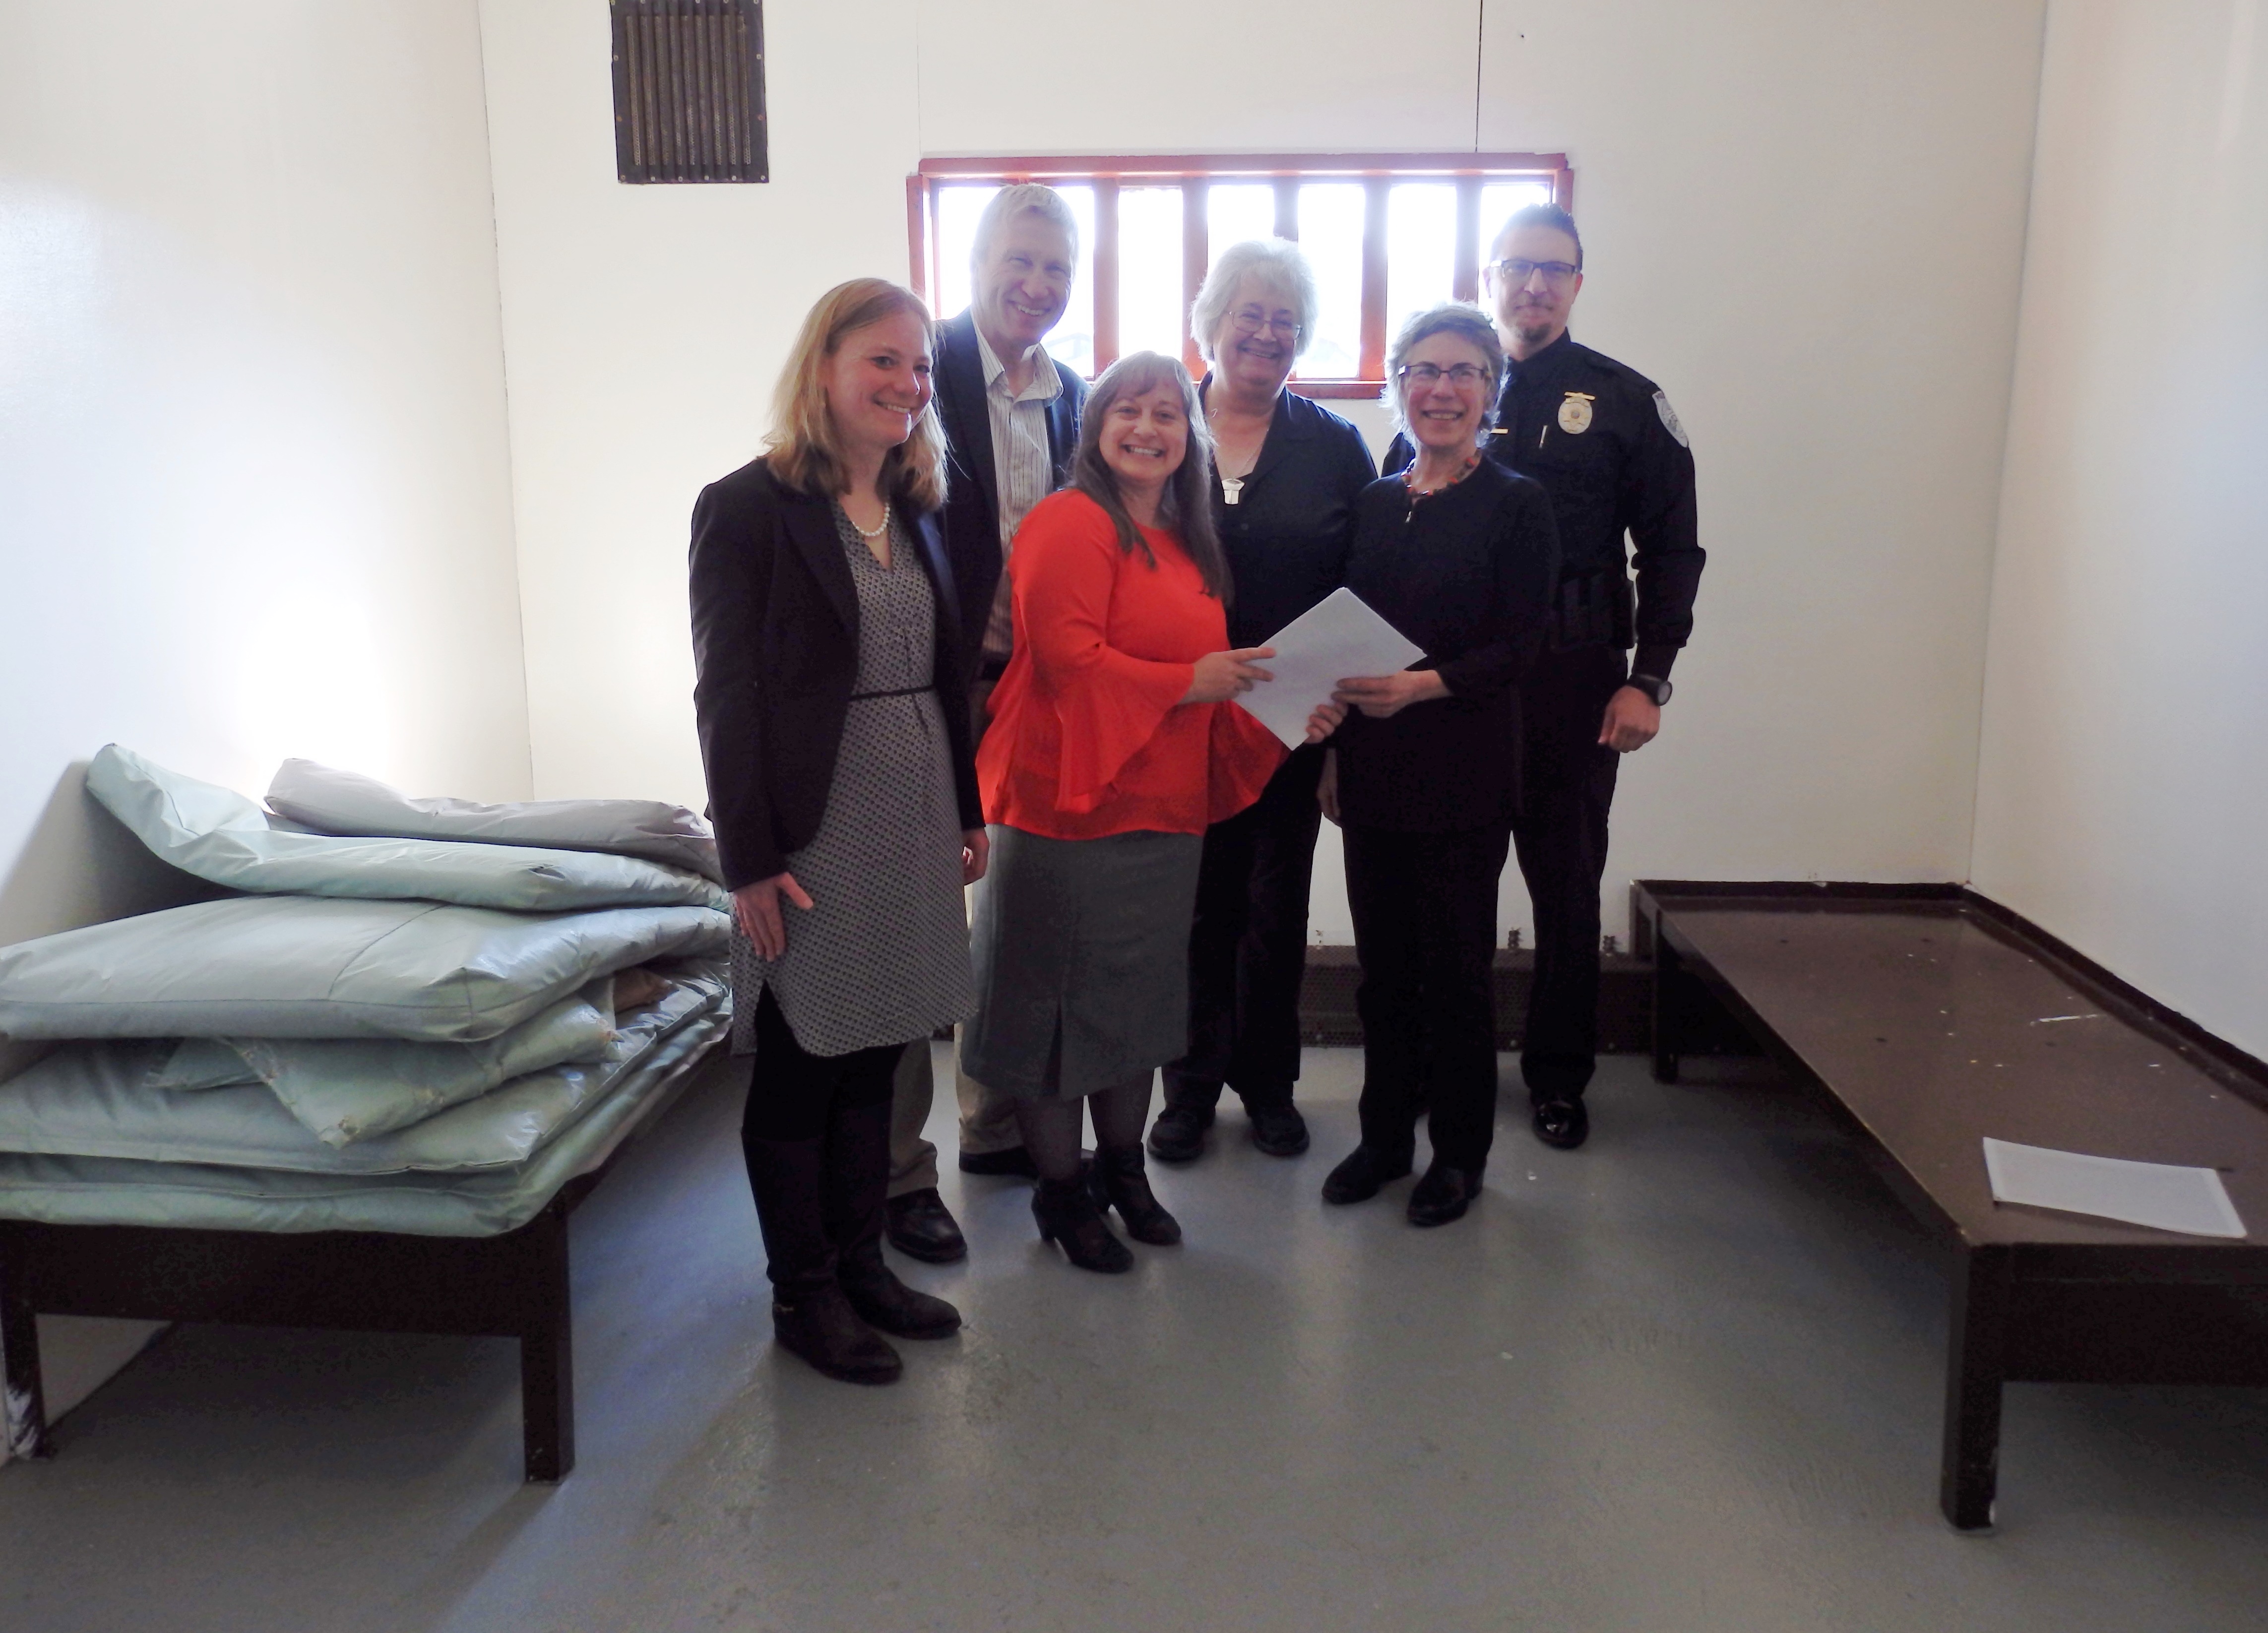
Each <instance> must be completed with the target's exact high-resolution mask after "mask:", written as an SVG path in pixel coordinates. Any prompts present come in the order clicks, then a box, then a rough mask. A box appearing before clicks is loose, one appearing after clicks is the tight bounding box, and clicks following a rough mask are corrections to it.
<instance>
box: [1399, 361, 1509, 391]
mask: <svg viewBox="0 0 2268 1633" xmlns="http://www.w3.org/2000/svg"><path fill="white" fill-rule="evenodd" d="M1394 372H1395V376H1396V378H1398V379H1401V380H1403V382H1404V383H1405V384H1408V385H1411V386H1431V385H1432V384H1433V383H1434V382H1435V381H1436V380H1440V379H1447V381H1448V382H1449V384H1450V385H1452V386H1477V385H1479V384H1480V383H1481V382H1482V381H1483V380H1485V379H1488V377H1489V371H1487V370H1486V369H1484V368H1483V367H1481V365H1480V364H1477V363H1453V364H1450V365H1449V366H1448V367H1447V368H1446V369H1445V368H1443V367H1442V366H1441V365H1440V364H1438V363H1405V364H1403V365H1402V366H1401V367H1400V368H1398V369H1396V370H1395V371H1394Z"/></svg>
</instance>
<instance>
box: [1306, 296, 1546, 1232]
mask: <svg viewBox="0 0 2268 1633" xmlns="http://www.w3.org/2000/svg"><path fill="white" fill-rule="evenodd" d="M1504 369H1505V364H1504V350H1503V348H1502V346H1501V345H1500V344H1499V342H1498V339H1497V334H1496V330H1495V328H1494V327H1492V326H1491V324H1490V322H1489V320H1488V319H1487V318H1485V317H1484V316H1483V315H1482V314H1481V313H1480V312H1478V311H1477V310H1476V309H1475V308H1473V307H1471V306H1467V305H1457V304H1454V303H1453V304H1449V305H1440V306H1436V307H1434V308H1433V309H1432V310H1431V311H1430V312H1424V313H1419V314H1418V316H1416V317H1414V318H1412V319H1411V320H1410V321H1409V322H1408V323H1407V324H1405V325H1404V326H1403V330H1402V333H1401V334H1400V335H1397V336H1396V337H1395V342H1394V346H1393V349H1392V350H1391V352H1390V353H1389V354H1388V358H1387V374H1388V388H1387V393H1388V402H1389V404H1390V405H1391V407H1392V408H1393V409H1394V413H1395V419H1396V420H1397V421H1398V422H1399V423H1400V425H1401V428H1402V429H1403V431H1404V432H1405V433H1406V434H1407V435H1408V436H1409V437H1410V440H1411V441H1412V442H1413V443H1415V444H1416V445H1417V448H1418V457H1417V459H1416V460H1414V461H1413V462H1412V463H1411V464H1410V467H1409V468H1408V469H1406V470H1404V471H1403V473H1402V474H1401V475H1400V476H1390V477H1388V478H1386V479H1385V480H1384V481H1382V482H1373V484H1372V485H1371V486H1370V487H1369V488H1368V489H1366V490H1365V491H1364V493H1363V496H1362V500H1361V502H1360V504H1359V505H1358V507H1357V516H1356V522H1355V537H1354V545H1353V548H1352V549H1351V551H1350V552H1349V554H1348V557H1347V571H1346V581H1347V585H1348V587H1350V588H1351V589H1352V590H1353V591H1354V592H1355V593H1356V594H1357V595H1359V596H1360V597H1362V599H1363V600H1365V601H1366V602H1368V603H1369V604H1370V606H1371V607H1373V608H1374V609H1375V610H1376V611H1377V612H1378V614H1380V615H1381V617H1383V618H1384V619H1385V620H1386V621H1387V622H1388V623H1390V624H1392V625H1394V627H1395V629H1399V630H1401V631H1402V633H1403V635H1405V636H1408V637H1409V638H1410V640H1412V641H1414V642H1416V643H1417V644H1418V645H1419V646H1421V647H1423V648H1424V649H1425V658H1422V659H1421V660H1419V662H1418V664H1417V665H1416V666H1412V667H1411V668H1409V669H1404V670H1403V671H1401V672H1400V673H1395V674H1390V675H1373V676H1369V677H1366V678H1361V679H1356V680H1343V681H1341V682H1340V683H1339V688H1338V691H1337V694H1336V695H1337V697H1338V698H1339V700H1340V701H1341V702H1345V703H1348V704H1351V705H1352V707H1353V710H1354V712H1353V713H1351V714H1350V715H1349V716H1348V717H1347V720H1346V724H1345V725H1344V726H1342V727H1341V728H1340V730H1339V732H1338V733H1337V737H1336V739H1335V740H1334V744H1333V747H1332V751H1331V755H1330V763H1329V765H1327V766H1326V768H1325V769H1324V773H1323V785H1322V798H1323V802H1324V810H1325V812H1326V813H1327V814H1329V816H1330V817H1331V818H1332V820H1335V821H1337V823H1338V824H1339V825H1340V827H1341V828H1342V829H1343V830H1344V837H1345V855H1346V879H1347V905H1348V907H1349V908H1350V909H1351V911H1352V914H1353V917H1354V940H1355V954H1356V956H1357V958H1358V959H1359V960H1360V962H1361V965H1362V984H1361V986H1360V987H1359V989H1358V990H1357V994H1356V999H1355V1004H1356V1008H1357V1009H1358V1011H1359V1012H1360V1014H1361V1016H1362V1029H1363V1085H1362V1104H1361V1114H1362V1143H1361V1144H1359V1145H1358V1146H1357V1147H1356V1148H1355V1150H1354V1151H1353V1152H1352V1153H1351V1155H1350V1156H1348V1157H1347V1158H1346V1159H1345V1160H1344V1161H1343V1162H1341V1163H1340V1164H1339V1166H1337V1168H1335V1169H1333V1170H1332V1171H1331V1175H1330V1177H1329V1179H1328V1180H1326V1181H1324V1182H1323V1199H1324V1200H1325V1201H1326V1202H1333V1203H1353V1202H1362V1201H1365V1200H1366V1199H1367V1198H1369V1197H1372V1196H1375V1195H1377V1194H1378V1191H1379V1188H1380V1187H1381V1186H1382V1185H1384V1184H1385V1183H1386V1182H1387V1181H1389V1180H1394V1179H1399V1178H1400V1177H1401V1176H1402V1175H1403V1174H1405V1173H1409V1172H1410V1168H1411V1166H1412V1164H1413V1160H1414V1153H1415V1149H1416V1142H1417V1126H1418V1111H1419V1108H1420V1107H1421V1106H1422V1107H1426V1108H1427V1133H1428V1134H1429V1135H1430V1136H1431V1137H1432V1147H1433V1160H1432V1166H1430V1167H1428V1168H1427V1169H1426V1171H1425V1177H1424V1178H1423V1179H1422V1180H1420V1181H1418V1184H1417V1185H1416V1186H1415V1187H1413V1188H1411V1191H1410V1201H1409V1215H1410V1223H1411V1224H1413V1225H1446V1224H1447V1223H1448V1222H1449V1221H1450V1220H1452V1219H1454V1218H1456V1217H1459V1216H1461V1215H1462V1214H1463V1213H1464V1211H1465V1210H1466V1209H1467V1208H1468V1207H1469V1206H1470V1205H1471V1203H1472V1201H1473V1199H1474V1198H1475V1197H1476V1196H1477V1195H1479V1194H1480V1188H1481V1171H1482V1169H1483V1168H1484V1166H1486V1164H1487V1161H1488V1153H1489V1146H1490V1144H1491V1138H1492V1136H1493V1135H1494V1133H1495V1122H1496V1013H1495V1007H1496V1006H1495V1004H1494V1001H1493V993H1492V982H1491V965H1492V962H1493V957H1494V953H1495V948H1496V901H1497V879H1498V876H1499V874H1501V873H1502V872H1504V864H1505V857H1506V852H1507V850H1508V849H1509V847H1510V844H1511V840H1512V820H1513V814H1514V813H1515V811H1516V809H1517V807H1518V804H1519V799H1520V707H1519V697H1518V693H1517V690H1516V688H1518V686H1519V683H1520V680H1521V675H1522V674H1524V673H1526V672H1527V670H1528V667H1529V666H1531V665H1532V664H1533V663H1534V662H1535V658H1536V656H1537V655H1538V654H1539V653H1540V652H1541V651H1543V642H1544V638H1545V636H1546V634H1547V632H1548V631H1549V629H1550V613H1551V592H1552V586H1553V585H1554V584H1556V583H1557V576H1558V570H1559V538H1558V533H1557V530H1556V529H1555V528H1554V526H1552V520H1551V505H1550V500H1549V499H1548V498H1546V497H1545V496H1544V492H1543V489H1542V488H1541V487H1539V486H1538V485H1537V484H1535V482H1530V481H1529V480H1528V478H1526V477H1524V476H1515V475H1513V474H1512V473H1511V472H1510V471H1508V470H1506V469H1505V468H1504V467H1502V466H1501V465H1499V464H1497V463H1496V462H1495V461H1494V460H1484V459H1483V458H1482V457H1481V455H1480V446H1479V445H1480V439H1481V438H1483V437H1484V436H1485V435H1487V433H1488V429H1489V424H1490V421H1491V416H1492V413H1493V410H1494V408H1495V405H1496V401H1497V395H1498V393H1499V391H1500V390H1501V389H1502V387H1503V385H1504Z"/></svg>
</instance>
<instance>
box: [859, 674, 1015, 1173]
mask: <svg viewBox="0 0 2268 1633" xmlns="http://www.w3.org/2000/svg"><path fill="white" fill-rule="evenodd" d="M992 685H993V683H992V682H991V681H990V680H979V681H977V682H976V684H975V685H973V686H971V687H970V688H968V717H969V723H970V725H971V726H972V727H973V728H974V730H973V732H972V735H973V737H974V738H975V739H976V740H977V741H979V742H982V741H983V737H984V728H985V726H986V725H987V724H988V723H989V721H990V713H989V711H988V710H987V708H986V705H987V703H988V702H989V701H990V698H991V695H992ZM958 1056H959V1049H958V1045H957V1044H956V1047H955V1059H954V1071H953V1079H954V1081H953V1089H954V1099H955V1100H957V1101H958V1102H959V1104H960V1107H961V1150H962V1151H966V1152H968V1154H969V1155H971V1156H982V1155H984V1154H986V1153H988V1152H990V1151H1011V1150H1013V1149H1014V1148H1015V1147H1017V1146H1019V1145H1021V1144H1023V1143H1024V1136H1023V1133H1022V1131H1021V1130H1020V1129H1018V1128H1017V1126H1016V1102H1015V1100H1014V1099H1013V1097H1012V1096H1009V1095H1006V1094H996V1093H994V1092H992V1091H991V1090H990V1089H988V1088H986V1087H985V1086H984V1085H983V1084H981V1083H979V1082H977V1081H976V1078H972V1077H970V1076H969V1075H968V1073H967V1072H965V1071H963V1070H961V1066H960V1061H959V1058H958ZM936 1101H937V1072H936V1069H935V1067H934V1065H933V1064H932V1056H931V1052H930V1041H929V1040H928V1039H927V1038H919V1039H917V1040H916V1041H913V1042H911V1043H909V1044H908V1045H906V1052H905V1054H904V1056H902V1057H901V1058H900V1060H899V1062H898V1070H897V1076H896V1078H895V1080H894V1081H893V1083H892V1085H891V1092H890V1195H893V1196H903V1195H906V1194H907V1193H908V1192H909V1191H927V1190H935V1189H936V1188H937V1147H936V1145H935V1144H932V1142H931V1141H930V1140H929V1139H928V1138H926V1137H925V1136H924V1135H923V1133H922V1130H923V1129H924V1128H926V1127H928V1125H929V1114H930V1109H931V1107H932V1106H934V1105H935V1104H936Z"/></svg>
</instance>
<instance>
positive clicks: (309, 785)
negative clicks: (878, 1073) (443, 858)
mask: <svg viewBox="0 0 2268 1633" xmlns="http://www.w3.org/2000/svg"><path fill="white" fill-rule="evenodd" d="M268 804H269V809H271V810H273V811H275V812H276V813H277V814H278V815H280V816H284V817H288V818H290V819H291V820H292V821H294V822H300V823H304V824H306V826H307V827H309V828H315V829H318V830H320V832H322V833H326V834H366V835H380V836H386V837H392V838H397V839H456V840H464V841H468V842H474V843H477V844H485V845H549V846H550V847H552V848H553V849H555V850H600V851H608V852H611V853H612V854H614V855H616V856H625V857H644V858H645V859H646V860H647V861H649V862H659V863H660V864H662V865H663V866H665V867H674V868H685V869H689V870H690V871H691V872H696V873H699V874H702V875H703V876H704V877H706V878H709V879H715V880H718V882H720V883H721V882H722V881H723V879H724V877H725V872H724V869H723V867H722V866H721V865H719V864H718V860H717V841H716V838H715V837H714V835H712V834H711V830H710V828H709V824H708V823H706V822H704V821H703V820H701V819H700V818H699V817H697V816H696V815H695V814H694V813H692V812H690V811H688V810H687V809H686V808H685V807H684V806H683V805H664V804H662V803H660V802H659V801H658V800H652V799H531V800H522V801H520V802H519V803H517V804H512V805H479V804H475V802H474V801H472V800H469V799H412V798H409V796H408V795H406V794H401V793H399V792H396V791H394V790H393V789H391V788H388V787H387V785H386V784H385V783H381V782H379V781H378V780H377V779H376V778H374V777H367V776H357V775H356V774H355V773H354V772H352V771H335V770H333V769H331V768H330V767H328V766H321V765H317V764H316V763H315V762H314V761H312V760H286V761H284V765H283V768H282V769H280V770H278V771H277V772H276V780H275V781H274V782H273V783H269V787H268Z"/></svg>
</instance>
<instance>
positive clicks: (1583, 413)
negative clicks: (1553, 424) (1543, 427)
mask: <svg viewBox="0 0 2268 1633" xmlns="http://www.w3.org/2000/svg"><path fill="white" fill-rule="evenodd" d="M1559 429H1560V430H1563V431H1565V432H1566V433H1567V434H1568V435H1569V436H1570V437H1574V436H1579V435H1580V434H1581V433H1582V432H1584V431H1587V430H1590V429H1591V399H1590V398H1588V397H1587V396H1585V395H1584V394H1582V393H1581V392H1580V391H1571V392H1569V393H1568V394H1567V396H1566V400H1565V401H1563V402H1562V403H1560V405H1559Z"/></svg>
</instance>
